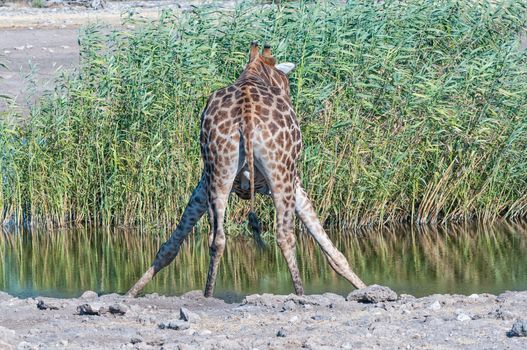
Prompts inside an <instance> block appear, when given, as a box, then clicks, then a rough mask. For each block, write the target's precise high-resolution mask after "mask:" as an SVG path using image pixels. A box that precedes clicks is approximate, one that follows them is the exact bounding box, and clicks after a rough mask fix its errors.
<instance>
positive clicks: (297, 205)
mask: <svg viewBox="0 0 527 350" xmlns="http://www.w3.org/2000/svg"><path fill="white" fill-rule="evenodd" d="M294 67H295V65H294V64H293V63H280V64H276V59H275V58H274V57H273V56H272V54H271V49H270V47H269V46H268V45H265V46H264V49H263V52H262V54H260V50H259V47H258V43H256V42H253V43H251V47H250V54H249V62H248V64H247V66H246V67H245V70H244V71H243V72H242V73H241V75H240V77H239V78H238V79H237V80H236V81H235V82H234V84H232V85H230V86H228V87H225V88H223V89H219V90H217V91H215V92H214V93H213V94H212V95H211V96H210V97H209V99H208V101H207V104H206V106H205V109H204V111H203V113H202V116H201V130H200V146H201V154H202V157H203V161H204V169H203V173H202V175H201V179H200V181H199V183H198V185H197V186H196V189H195V190H194V192H193V193H192V195H191V197H190V200H189V203H188V204H187V207H186V208H185V211H184V212H183V215H182V217H181V220H180V221H179V223H178V225H177V227H176V229H175V230H174V231H173V232H172V235H171V236H170V238H169V239H168V240H167V241H166V242H165V243H163V244H162V245H161V247H160V248H159V250H158V252H157V254H156V257H155V259H154V262H153V263H152V266H151V267H150V268H149V269H148V270H147V271H146V272H145V274H144V275H143V276H142V277H141V278H140V279H139V280H138V281H137V282H136V284H135V285H134V286H133V287H132V288H131V289H130V291H129V292H128V295H129V296H136V295H137V294H138V293H139V292H140V291H141V290H142V289H143V287H144V286H145V285H146V284H147V283H148V282H149V281H150V280H151V279H152V278H153V277H154V276H155V275H156V274H157V273H158V272H159V271H160V270H161V269H162V268H164V267H165V266H167V265H168V264H170V263H171V262H172V261H173V260H174V258H175V257H176V255H177V254H178V252H179V249H180V246H181V243H182V242H183V241H184V240H185V238H186V237H187V236H188V235H189V233H190V232H191V230H192V228H193V227H194V225H195V224H196V222H197V221H198V220H199V219H200V218H201V216H203V214H204V213H205V212H208V216H209V224H210V234H209V247H210V265H209V270H208V274H207V282H206V286H205V292H204V294H205V296H206V297H209V296H211V295H212V293H213V290H214V284H215V281H216V275H217V272H218V266H219V263H220V260H221V257H222V255H223V251H224V249H225V243H226V238H225V232H224V227H223V221H224V214H225V209H226V206H227V199H228V197H229V194H230V193H231V192H234V193H236V195H238V196H239V197H240V198H242V199H246V200H250V203H251V211H250V213H249V223H250V224H251V226H252V229H253V230H254V231H258V230H259V224H258V220H257V218H256V214H255V213H254V196H255V193H260V194H262V195H270V196H271V197H272V199H273V202H274V205H275V208H276V240H277V243H278V245H279V247H280V249H281V251H282V253H283V256H284V258H285V260H286V262H287V266H288V268H289V272H290V274H291V278H292V280H293V286H294V289H295V292H296V294H299V295H302V294H303V293H304V288H303V285H302V280H301V278H300V272H299V270H298V265H297V261H296V255H295V250H296V245H295V241H296V239H295V235H294V232H293V231H294V214H295V213H296V215H297V216H298V217H299V218H300V220H301V221H302V223H303V224H304V225H305V226H306V228H307V230H308V232H309V234H310V235H311V236H312V237H313V238H314V239H315V241H316V242H317V243H318V244H319V246H320V248H321V249H322V251H323V252H324V254H325V256H326V258H327V259H328V262H329V264H330V265H331V267H332V268H333V269H334V270H335V271H336V272H337V273H338V274H340V275H341V276H342V277H344V278H345V279H347V280H348V281H349V282H350V283H351V284H352V285H353V286H355V287H356V288H363V287H366V285H365V284H364V282H362V281H361V279H360V278H359V277H358V276H357V275H356V274H355V273H354V272H353V271H352V269H351V267H350V266H349V264H348V261H347V260H346V258H345V256H344V255H343V254H342V253H341V252H340V251H339V250H338V249H337V248H336V247H335V245H334V244H333V243H332V242H331V240H330V239H329V237H328V235H327V234H326V232H325V231H324V228H323V227H322V224H321V223H320V220H319V219H318V217H317V215H316V213H315V211H314V209H313V206H312V204H311V201H310V200H309V198H308V196H307V194H306V192H305V191H304V189H303V188H302V184H301V182H300V179H299V176H298V173H297V162H298V158H299V155H300V150H301V148H302V137H301V133H300V127H299V125H298V121H297V119H296V114H295V111H294V110H293V107H292V104H291V97H290V91H289V80H288V78H287V74H288V73H290V72H291V71H292V70H293V69H294Z"/></svg>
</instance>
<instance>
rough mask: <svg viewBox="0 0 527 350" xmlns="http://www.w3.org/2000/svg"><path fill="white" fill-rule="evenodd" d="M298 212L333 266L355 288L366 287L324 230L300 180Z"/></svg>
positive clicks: (296, 199) (298, 186) (296, 207)
mask: <svg viewBox="0 0 527 350" xmlns="http://www.w3.org/2000/svg"><path fill="white" fill-rule="evenodd" d="M295 210H296V214H297V215H298V217H299V218H300V220H302V222H303V223H304V225H305V226H306V228H307V230H308V231H309V233H310V234H311V236H313V238H314V239H315V240H316V241H317V243H318V244H319V246H320V248H322V251H323V252H324V254H325V255H326V258H327V259H328V262H329V264H330V265H331V267H332V268H333V269H334V270H335V271H336V272H337V273H338V274H339V275H341V276H342V277H344V278H345V279H347V280H348V281H349V282H350V283H351V284H353V286H355V288H359V289H360V288H365V287H366V284H365V283H364V282H362V280H361V279H360V278H359V276H357V275H356V274H355V273H354V272H353V271H352V269H351V267H350V266H349V264H348V261H347V260H346V257H345V256H344V254H342V253H341V252H340V251H339V250H338V249H337V248H336V247H335V246H334V245H333V242H331V240H330V239H329V237H328V235H327V234H326V232H325V231H324V228H323V227H322V224H321V223H320V220H319V219H318V217H317V214H316V213H315V210H314V209H313V205H311V201H310V200H309V198H308V197H307V194H306V192H305V191H304V189H303V188H302V184H301V183H300V180H299V179H297V183H296V198H295Z"/></svg>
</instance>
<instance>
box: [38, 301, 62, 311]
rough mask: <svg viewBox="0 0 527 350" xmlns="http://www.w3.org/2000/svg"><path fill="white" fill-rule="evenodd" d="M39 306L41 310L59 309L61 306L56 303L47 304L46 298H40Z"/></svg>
mask: <svg viewBox="0 0 527 350" xmlns="http://www.w3.org/2000/svg"><path fill="white" fill-rule="evenodd" d="M37 308H38V309H39V310H58V309H59V308H58V307H56V306H55V305H51V304H47V303H45V302H44V300H42V299H39V300H38V302H37Z"/></svg>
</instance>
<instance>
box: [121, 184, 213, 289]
mask: <svg viewBox="0 0 527 350" xmlns="http://www.w3.org/2000/svg"><path fill="white" fill-rule="evenodd" d="M206 189H207V183H206V179H205V176H202V178H201V180H200V182H199V183H198V185H197V186H196V189H195V190H194V192H193V193H192V196H191V197H190V200H189V202H188V204H187V207H186V208H185V211H184V212H183V216H182V217H181V220H180V221H179V223H178V225H177V227H176V229H175V230H174V232H172V235H171V236H170V238H169V239H168V240H167V241H166V242H165V243H163V244H162V245H161V247H160V248H159V250H158V252H157V254H156V257H155V259H154V262H153V264H152V266H151V267H150V268H149V269H148V270H147V271H146V272H145V273H144V274H143V276H142V277H141V278H140V279H139V280H138V281H137V282H136V283H135V285H134V286H133V287H132V288H131V289H130V290H129V291H128V293H127V295H128V296H131V297H135V296H137V294H138V293H139V292H140V291H141V290H142V289H143V288H144V287H145V285H146V284H147V283H148V282H150V280H151V279H152V278H153V277H154V276H155V275H156V274H157V273H158V272H159V271H160V270H161V269H162V268H164V267H165V266H167V265H169V264H170V263H171V262H172V261H173V260H174V258H175V257H176V256H177V254H178V252H179V248H180V247H181V243H183V241H184V240H185V238H187V236H188V235H189V233H190V231H191V230H192V228H193V227H194V225H195V224H196V223H197V222H198V220H199V219H200V218H201V217H202V216H203V214H204V213H205V210H206V208H207V191H206Z"/></svg>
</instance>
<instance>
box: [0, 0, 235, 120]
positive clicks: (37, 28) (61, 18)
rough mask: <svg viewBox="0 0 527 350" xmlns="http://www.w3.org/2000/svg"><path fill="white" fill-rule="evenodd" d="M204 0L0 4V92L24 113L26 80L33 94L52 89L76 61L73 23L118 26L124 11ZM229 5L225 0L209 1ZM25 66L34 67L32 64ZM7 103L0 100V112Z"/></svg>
mask: <svg viewBox="0 0 527 350" xmlns="http://www.w3.org/2000/svg"><path fill="white" fill-rule="evenodd" d="M208 4H209V5H210V2H205V1H145V2H138V1H123V2H108V3H107V6H106V8H105V9H103V10H92V9H87V8H84V7H79V6H77V7H56V8H42V9H39V8H31V7H27V5H26V3H25V2H24V3H11V4H8V5H7V6H6V7H0V62H5V63H7V69H0V95H8V96H11V97H12V98H13V99H14V101H15V102H16V105H17V106H18V107H17V108H18V109H19V110H20V111H22V113H24V114H25V113H27V110H28V107H27V101H26V100H27V97H28V95H30V94H31V89H29V88H28V84H27V82H26V81H27V80H28V79H29V76H30V73H31V72H32V71H33V74H31V79H33V80H34V81H35V83H36V85H35V92H36V96H38V95H39V94H41V93H42V92H43V91H45V90H46V89H50V88H52V87H53V86H52V83H53V78H54V77H56V76H57V74H59V73H60V71H64V70H70V69H72V68H74V67H76V66H77V65H78V62H79V47H78V44H77V38H78V33H79V28H80V27H81V26H83V25H86V24H89V23H101V22H102V23H106V24H110V25H115V26H118V25H120V24H121V20H122V18H123V17H124V16H128V15H129V14H130V13H133V15H134V17H143V18H157V17H158V16H159V13H160V11H161V10H162V9H173V10H175V11H182V10H186V9H189V8H190V7H191V6H207V5H208ZM218 4H220V5H222V6H232V3H230V2H225V1H221V2H214V5H215V6H217V5H218ZM31 67H34V69H32V68H31ZM6 108H7V104H6V103H5V102H4V101H2V100H1V99H0V111H3V110H5V109H6Z"/></svg>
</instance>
